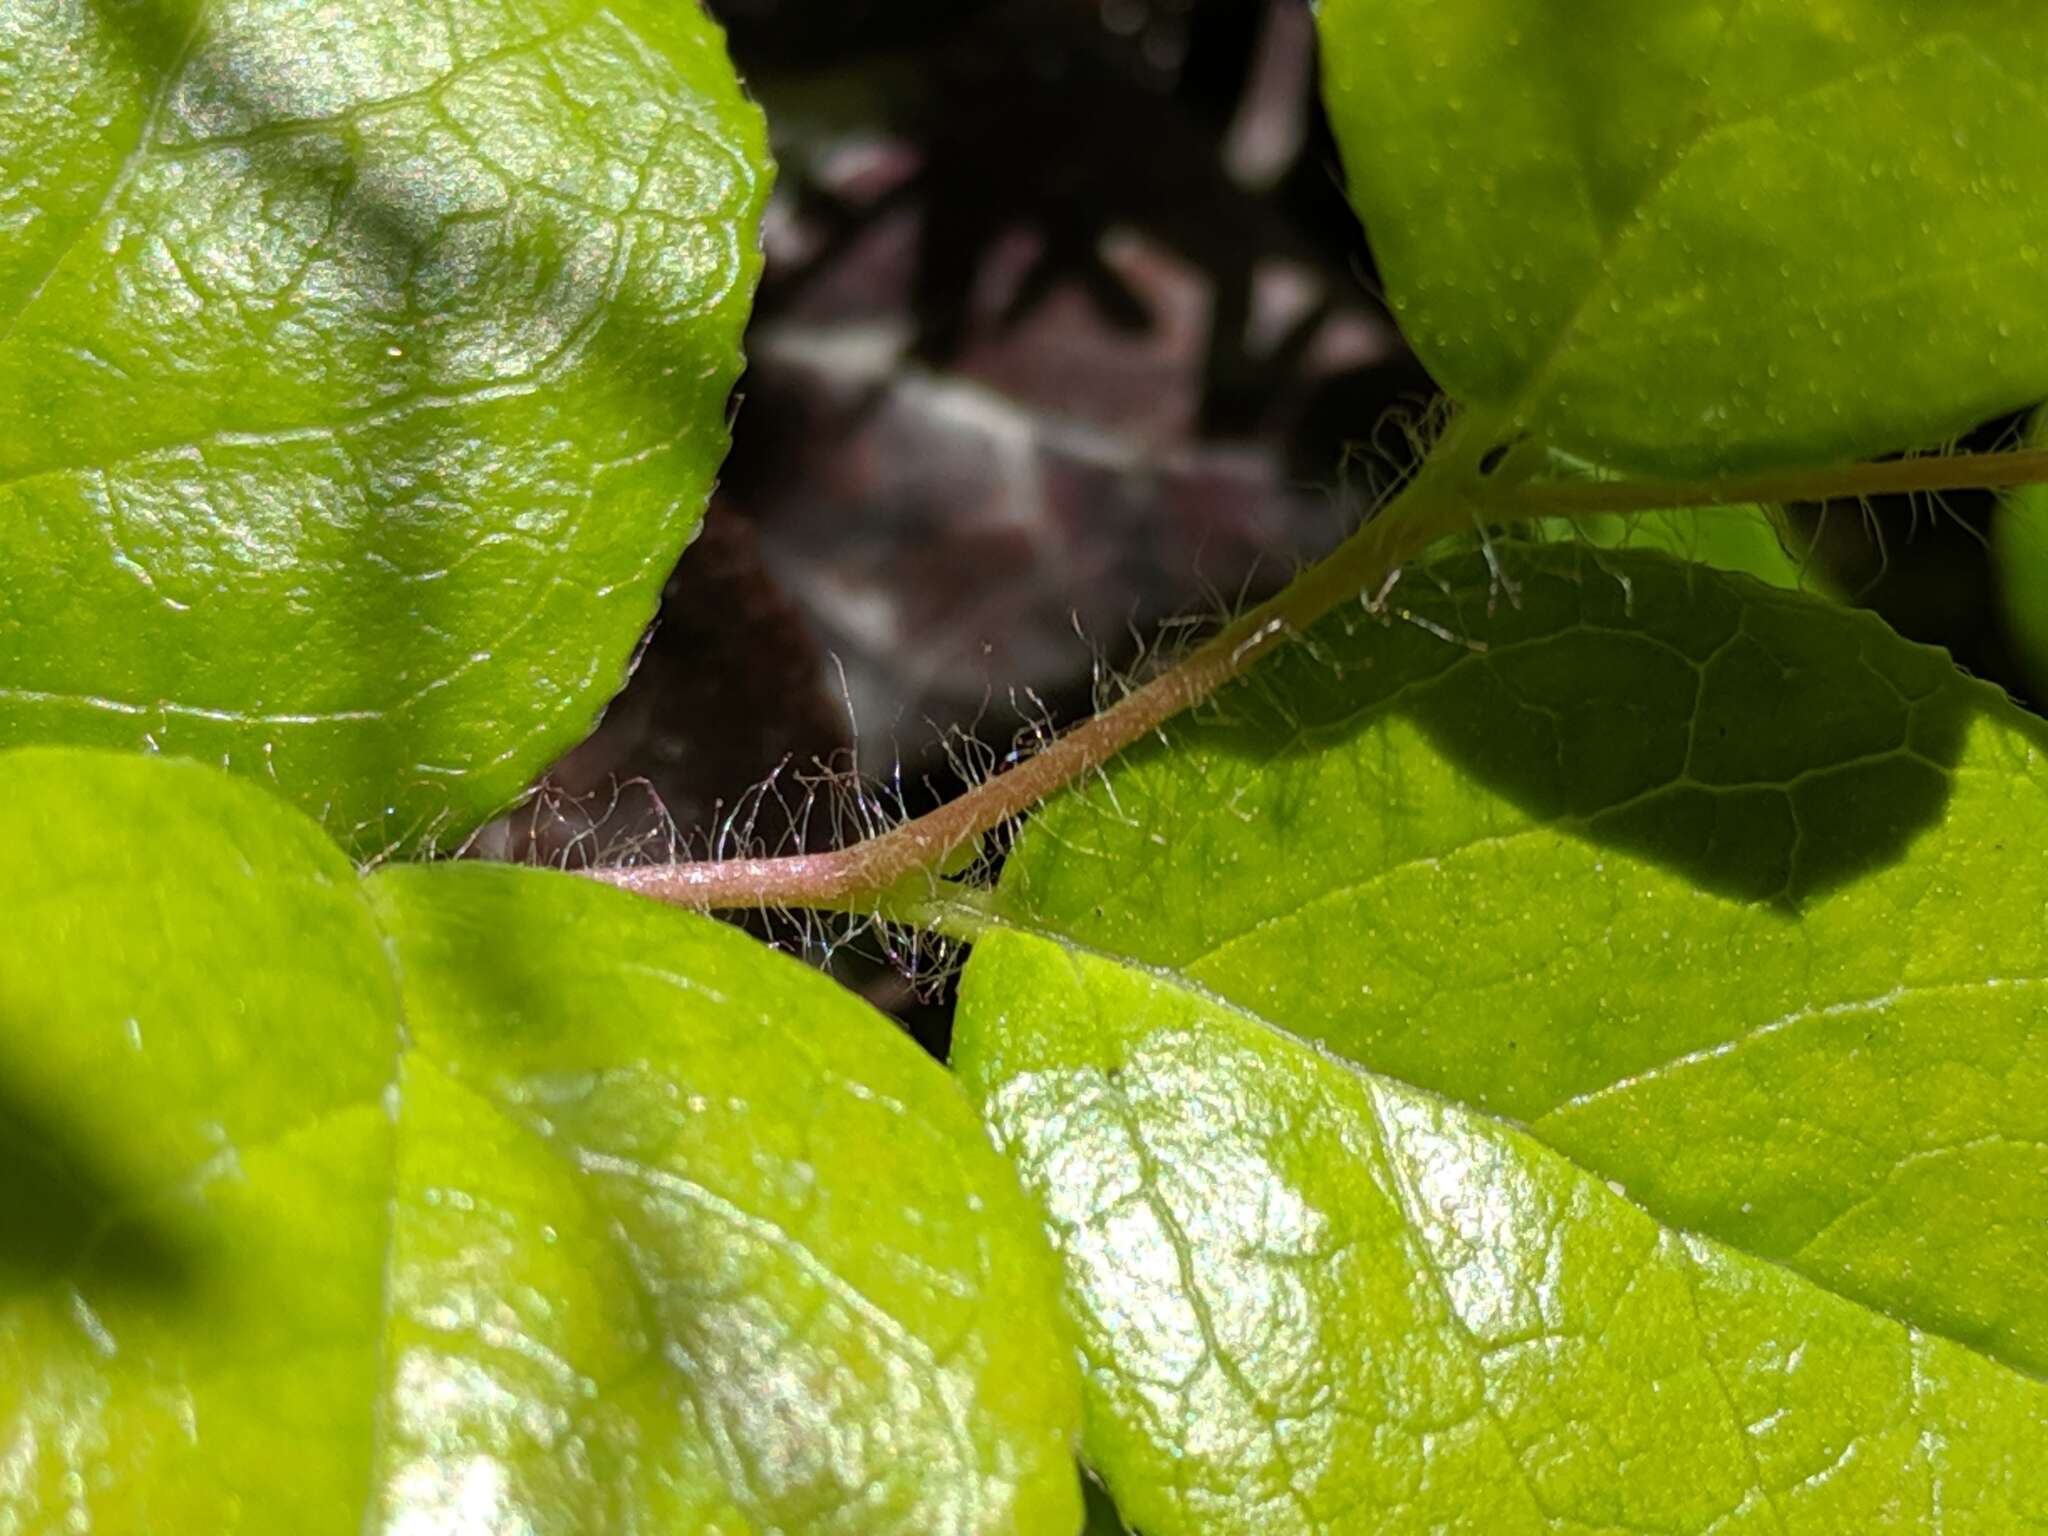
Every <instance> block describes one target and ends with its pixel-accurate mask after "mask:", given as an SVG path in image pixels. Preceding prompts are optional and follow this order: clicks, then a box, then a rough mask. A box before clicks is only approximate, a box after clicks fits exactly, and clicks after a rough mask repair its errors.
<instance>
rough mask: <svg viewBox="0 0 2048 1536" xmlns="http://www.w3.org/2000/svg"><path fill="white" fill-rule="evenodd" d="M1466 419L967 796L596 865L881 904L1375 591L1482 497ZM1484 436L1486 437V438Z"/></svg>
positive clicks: (681, 886)
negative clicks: (694, 856)
mask: <svg viewBox="0 0 2048 1536" xmlns="http://www.w3.org/2000/svg"><path fill="white" fill-rule="evenodd" d="M1465 425H1466V424H1465V423H1459V424H1456V425H1454V426H1453V427H1452V428H1451V430H1450V432H1448V433H1447V434H1446V436H1445V439H1444V441H1443V442H1442V443H1440V444H1439V445H1438V451H1437V452H1436V453H1434V454H1432V455H1431V456H1430V459H1429V461H1428V463H1427V464H1425V466H1424V467H1423V469H1422V470H1421V471H1420V472H1419V473H1418V474H1417V475H1416V477H1415V478H1414V479H1413V480H1411V481H1410V482H1409V484H1408V485H1407V487H1406V488H1405V489H1403V490H1402V491H1401V492H1399V493H1398V494H1397V495H1396V496H1394V498H1393V499H1392V500H1391V501H1389V502H1388V503H1387V505H1386V506H1384V507H1383V508H1382V509H1381V510H1380V512H1379V513H1378V515H1376V516H1374V517H1371V518H1369V519H1368V520H1367V521H1366V522H1365V523H1364V525H1363V526H1361V527H1360V528H1359V529H1358V531H1357V532H1356V533H1354V534H1352V535H1351V537H1350V538H1348V539H1346V540H1345V541H1344V542H1343V543H1342V544H1341V545H1339V546H1338V547H1337V549H1336V550H1334V551H1333V552H1332V553H1331V554H1329V555H1328V556H1326V557H1325V558H1324V559H1323V560H1321V561H1319V562H1318V563H1316V564H1315V565H1312V566H1310V567H1309V568H1308V569H1307V570H1305V571H1303V572H1302V573H1301V574H1300V575H1299V576H1297V577H1296V578H1295V579H1294V580H1293V581H1292V582H1290V583H1289V584H1288V585H1287V587H1286V588H1285V589H1284V590H1282V591H1281V592H1279V593H1278V594H1276V595H1275V596H1274V597H1272V598H1270V599H1268V600H1267V601H1266V602H1263V603H1261V604H1259V606H1257V607H1256V608H1253V609H1252V610H1251V611H1249V612H1248V613H1245V614H1243V615H1241V616H1240V617H1239V618H1237V619H1234V620H1233V621H1231V622H1230V623H1229V624H1227V625H1225V626H1224V628H1223V629H1222V630H1220V631H1219V632H1218V633H1217V634H1215V635H1214V636H1212V637H1211V638H1210V639H1209V640H1207V641H1206V642H1204V643H1203V644H1202V645H1201V646H1200V647H1198V648H1197V649H1196V650H1194V651H1193V652H1191V653H1190V654H1189V655H1188V656H1187V657H1186V658H1185V659H1184V660H1182V661H1181V662H1180V663H1179V664H1178V665H1176V666H1174V667H1173V668H1172V669H1171V670H1169V671H1167V672H1164V673H1162V674H1161V675H1160V676H1158V677H1155V678H1153V679H1152V680H1151V681H1150V682H1148V683H1146V684H1145V685H1144V686H1142V687H1140V688H1138V689H1136V690H1135V691H1133V692H1132V693H1130V694H1127V695H1126V696H1125V697H1124V698H1122V699H1120V700H1119V701H1118V702H1117V703H1115V704H1113V705H1111V706H1110V707H1109V708H1108V709H1106V710H1104V711H1103V712H1102V713H1101V714H1098V715H1096V716H1094V717H1093V718H1092V719H1089V720H1087V721H1084V722H1083V723H1081V724H1080V725H1077V726H1075V727H1074V728H1073V729H1071V730H1069V731H1067V732H1066V733H1065V734H1063V735H1061V736H1060V737H1059V738H1058V739H1056V740H1055V741H1053V742H1052V743H1051V744H1050V745H1048V746H1047V747H1045V748H1044V749H1043V750H1042V751H1039V752H1037V753H1034V754H1033V755H1032V756H1030V757H1027V758H1024V759H1023V760H1022V761H1020V762H1018V763H1016V764H1014V765H1013V766H1011V767H1009V768H1007V769H1005V770H1004V771H1003V772H1001V773H999V774H997V775H995V776H994V777H993V778H990V779H989V780H987V781H986V782H985V783H983V784H981V785H979V786H977V787H976V788H974V789H972V790H970V791H969V792H968V793H966V794H964V795H962V796H960V797H959V798H958V799H956V800H951V801H948V802H947V803H946V804H945V805H942V806H940V807H939V808H938V809H937V810H935V811H930V812H927V813H926V814H925V815H923V816H919V817H917V818H916V819H915V820H913V821H908V822H905V823H904V824H903V825H902V826H899V827H894V828H891V829H890V830H889V831H887V832H884V833H881V834H880V835H878V836H875V837H871V838H868V839H867V840H866V841H864V842H860V843H855V844H853V845H852V846H851V847H847V848H840V849H835V850H833V851H830V852H825V853H800V854H792V855H788V856H786V857H783V858H775V859H716V860H705V861H702V862H686V863H677V864H658V865H643V866H639V867H633V868H610V869H595V870H591V871H590V872H589V873H590V874H591V876H592V877H593V878H596V879H599V880H603V881H606V882H607V883H609V884H612V885H616V886H619V887H621V888H622V889H625V890H629V891H636V892H639V893H640V894H641V895H645V896H653V897H656V898H658V899H659V900H662V901H666V902H670V903H673V904H674V905H677V906H684V907H695V908H699V909H706V910H710V909H719V908H727V909H729V908H735V907H763V906H765V907H808V908H812V909H816V910H823V911H846V910H870V911H871V910H873V909H874V907H875V906H876V904H877V902H878V900H879V898H881V897H882V896H883V895H884V894H885V893H887V892H889V891H891V890H892V889H893V888H895V887H897V886H899V885H901V884H902V883H903V882H905V881H906V880H919V879H920V877H926V876H929V875H931V874H932V873H933V872H935V871H937V870H939V869H941V868H944V867H945V866H947V865H948V864H949V863H950V862H951V861H952V860H954V859H955V857H956V856H957V855H959V854H960V853H961V852H962V851H963V850H966V849H970V848H975V847H978V846H979V844H980V841H981V839H982V838H983V837H984V836H985V835H986V834H988V833H989V832H991V831H993V830H994V829H995V828H997V827H999V826H1001V825H1002V824H1003V823H1004V822H1006V821H1009V820H1010V819H1012V818H1013V817H1017V816H1021V815H1023V814H1024V813H1026V812H1027V811H1029V810H1031V809H1032V808H1033V807H1034V806H1037V805H1039V804H1041V803H1042V802H1044V801H1045V800H1046V799H1048V798H1050V797H1051V796H1052V795H1054V794H1055V793H1057V792H1058V791H1059V790H1061V789H1064V788H1065V787H1066V786H1067V785H1069V784H1072V783H1075V782H1076V781H1078V780H1080V779H1081V778H1083V777H1085V776H1086V775H1088V774H1090V773H1092V772H1094V771H1095V770H1096V769H1098V768H1100V767H1101V766H1102V765H1103V764H1105V763H1107V762H1108V761H1109V760H1110V759H1111V758H1113V757H1115V756H1116V755H1117V754H1118V753H1119V752H1121V751H1123V750H1124V749H1125V748H1126V747H1128V746H1130V745H1132V744H1133V743H1134V742H1137V741H1141V740H1143V739H1144V738H1145V737H1146V736H1149V735H1150V734H1152V733H1153V732H1154V731H1156V730H1158V729H1159V728H1160V727H1162V726H1164V725H1165V724H1166V723H1167V722H1168V721H1170V720H1172V719H1173V718H1174V717H1175V716H1176V715H1178V714H1180V713H1181V712H1182V711H1184V710H1187V709H1189V708H1191V707H1193V706H1194V705H1196V704H1199V703H1201V702H1202V701H1203V700H1204V699H1206V698H1208V697H1209V696H1210V695H1211V694H1213V693H1215V692H1216V690H1217V689H1219V688H1221V687H1222V686H1223V685H1224V684H1226V683H1228V682H1230V681H1231V680H1232V679H1234V678H1237V677H1241V676H1243V675H1244V673H1246V672H1247V671H1249V670H1250V669H1251V668H1252V667H1253V666H1254V665H1256V664H1257V663H1258V661H1259V660H1260V659H1261V658H1262V657H1264V656H1266V655H1267V654H1268V653H1269V652H1271V651H1272V650H1274V649H1275V648H1276V647H1278V646H1280V645H1283V644H1285V643H1286V642H1287V641H1288V640H1290V639H1292V638H1293V637H1295V636H1296V635H1298V634H1300V633H1301V632H1302V631H1304V630H1305V629H1307V628H1308V627H1309V626H1310V625H1311V624H1313V623H1314V622H1315V621H1316V620H1317V619H1319V618H1321V617H1322V616H1323V615H1324V614H1326V613H1328V612H1330V611H1331V610H1332V609H1333V608H1335V607H1336V606H1337V605H1338V604H1340V603H1343V602H1347V601H1349V600H1351V599H1354V598H1356V597H1358V596H1359V595H1360V594H1361V593H1372V592H1376V591H1377V590H1378V589H1379V588H1380V586H1381V585H1382V584H1383V583H1384V582H1385V581H1386V580H1387V578H1388V577H1389V575H1391V574H1392V573H1393V572H1394V571H1396V570H1398V569H1399V568H1400V567H1401V566H1402V565H1403V564H1405V563H1406V562H1407V561H1409V560H1411V559H1413V558H1414V557H1415V556H1416V555H1418V554H1420V553H1421V552H1422V550H1423V549H1424V548H1426V547H1427V546H1428V545H1430V544H1432V543H1434V542H1435V541H1436V540H1438V539H1439V538H1442V537H1443V536H1445V535H1446V534H1448V533H1452V532H1455V531H1457V530H1458V529H1459V528H1461V527H1465V526H1469V523H1470V519H1471V517H1472V515H1473V512H1474V510H1475V508H1474V505H1473V503H1472V502H1471V500H1470V498H1469V492H1468V491H1461V490H1460V489H1459V487H1460V486H1461V485H1464V486H1467V487H1469V486H1470V485H1472V484H1476V483H1477V481H1478V476H1477V472H1476V469H1475V468H1474V465H1475V464H1476V461H1477V454H1476V452H1473V451H1468V445H1470V444H1472V443H1474V442H1477V437H1476V435H1474V434H1472V433H1469V432H1463V431H1461V430H1460V429H1461V428H1462V427H1464V426H1465ZM1484 446H1485V444H1484V443H1483V442H1480V443H1478V447H1479V448H1480V449H1483V448H1484Z"/></svg>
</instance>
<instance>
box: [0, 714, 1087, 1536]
mask: <svg viewBox="0 0 2048 1536" xmlns="http://www.w3.org/2000/svg"><path fill="white" fill-rule="evenodd" d="M0 840H4V842H5V844H6V846H7V847H8V849H9V852H10V858H9V862H8V865H7V872H6V874H5V876H4V877H0V910H4V911H5V912H6V913H7V914H8V922H7V924H6V925H5V927H4V928H0V1145H4V1146H5V1147H6V1149H7V1152H6V1160H7V1177H6V1178H5V1179H4V1180H0V1444H5V1446H6V1447H7V1452H6V1456H5V1458H4V1460H0V1529H6V1530H10V1531H16V1530H18V1531H23V1532H28V1531H56V1530H92V1531H101V1530H104V1531H121V1532H131V1531H132V1532H166V1533H170V1532H195V1533H196V1532H205V1533H207V1536H215V1533H222V1536H226V1533H231V1532H249V1533H252V1536H253V1533H261V1536H272V1533H279V1532H290V1533H292V1536H321V1533H328V1532H332V1533H342V1532H346V1533H349V1536H355V1533H358V1532H364V1531H371V1532H385V1533H390V1536H401V1533H406V1536H410V1533H425V1532H435V1533H441V1532H455V1531H463V1532H470V1531H475V1532H484V1531H489V1532H512V1531H520V1532H531V1533H536V1536H540V1533H546V1536H555V1533H568V1532H593V1533H594V1532H605V1533H608V1536H624V1533H633V1532H646V1533H662V1536H671V1533H677V1532H690V1533H693V1536H694V1533H698V1532H733V1533H738V1532H764V1533H765V1532H770V1531H792V1530H804V1531H819V1532H839V1533H849V1536H851V1533H870V1532H900V1533H904V1536H924V1533H929V1532H947V1533H966V1532H977V1533H978V1532H996V1531H1014V1532H1018V1533H1022V1536H1038V1533H1041V1532H1056V1531H1061V1530H1074V1529H1077V1528H1078V1527H1079V1525H1080V1521H1081V1505H1080V1495H1079V1491H1078V1489H1077V1487H1076V1479H1075V1475H1074V1469H1073V1424H1074V1418H1075V1416H1076V1414H1077V1411H1078V1410H1077V1409H1076V1407H1075V1405H1074V1396H1075V1388H1074V1382H1073V1379H1072V1365H1071V1354H1070V1351H1069V1348H1068V1345H1067V1340H1066V1336H1065V1335H1064V1333H1063V1332H1062V1330H1061V1328H1060V1327H1059V1325H1058V1323H1057V1321H1056V1314H1055V1308H1054V1305H1053V1288H1054V1281H1053V1275H1052V1272H1051V1269H1050V1265H1049V1263H1048V1261H1047V1259H1046V1257H1045V1255H1044V1251H1043V1246H1042V1244H1041V1243H1040V1241H1039V1239H1038V1236H1037V1233H1036V1230H1035V1226H1034V1223H1033V1221H1032V1219H1031V1216H1030V1213H1029V1211H1028V1209H1027V1208H1026V1207H1025V1205H1024V1202H1023V1200H1022V1197H1021V1196H1020V1195H1019V1194H1018V1192H1017V1190H1016V1186H1015V1183H1014V1180H1013V1179H1012V1178H1011V1177H1010V1175H1009V1173H1008V1171H1007V1170H1006V1169H1004V1168H1003V1166H1002V1165H1001V1163H1000V1162H999V1160H998V1159H997V1158H996V1157H995V1155H994V1154H993V1152H992V1151H991V1150H990V1149H989V1147H988V1144H987V1142H986V1139H985V1137H984V1135H983V1133H982V1131H981V1127H980V1126H979V1125H978V1123H977V1122H976V1120H975V1118H974V1116H973V1113H972V1111H971V1110H970V1108H969V1106H968V1104H967V1103H966V1101H965V1099H964V1098H963V1097H962V1095H961V1094H960V1092H959V1091H958V1089H957V1088H956V1087H955V1086H954V1085H953V1084H952V1083H951V1082H950V1081H949V1080H948V1079H947V1078H946V1076H945V1074H944V1073H943V1072H942V1071H940V1070H939V1069H938V1068H937V1067H936V1066H935V1065H933V1064H932V1063H931V1062H930V1061H929V1060H928V1059H927V1058H926V1057H924V1056H923V1054H922V1053H921V1052H919V1051H918V1050H917V1049H916V1048H915V1046H913V1045H912V1044H911V1043H910V1042H909V1041H908V1040H906V1039H905V1038H904V1037H902V1036H901V1035H900V1034H899V1033H898V1032H897V1031H896V1030H895V1029H894V1027H893V1026H892V1025H890V1024H889V1022H888V1021H887V1020H885V1019H883V1018H881V1017H880V1016H878V1015H877V1014H875V1013H873V1012H872V1011H871V1010H869V1009H868V1008H867V1007H866V1006H865V1005H864V1004H862V1003H860V1002H858V1001H857V1000H856V999H854V998H853V997H852V996H851V995H849V994H847V993H845V992H843V991H841V990H840V989H838V988H836V987H834V986H833V985H832V984H831V983H830V982H828V981H827V980H825V979H824V978H823V977H821V976H819V975H817V974H816V973H814V972H812V971H810V970H808V969H807V968H805V967H802V966H800V965H797V964H796V963H794V962H793V961H790V960H788V959H786V958H783V957H780V956H777V955H774V954H772V953H770V952H769V951H767V950H766V949H764V948H763V947H762V946H760V945H759V944H757V943H755V942H754V941H753V940H751V939H748V938H747V937H745V936H744V935H742V934H740V933H739V932H737V931H736V930H734V929H731V928H727V927H722V926H720V925H717V924H715V923H712V922H709V921H706V920H702V919H695V918H690V917H686V916H682V915H679V914H675V913H671V912H668V911H666V910H663V909H661V908H658V907H656V906H654V905H652V904H650V903H645V902H641V901H638V900H635V899H633V898H629V897H626V896H623V895H621V894H619V893H617V892H613V891H609V890H607V889H605V888H602V887H599V886H597V885H594V884H591V883H588V882H584V881H580V880H576V879H572V878H570V877H567V876H559V875H549V874H544V873H539V872H534V871H522V870H511V869H505V868H492V867H484V866H477V865H454V866H444V867H438V868H421V867H410V868H402V867H401V868H392V869H389V870H387V871H385V872H383V873H381V874H378V875H376V876H374V877H372V878H371V879H370V880H368V881H367V882H364V881H361V880H359V879H358V878H357V876H356V874H355V872H354V871H353V869H352V868H351V867H350V866H349V864H348V863H347V862H346V860H345V859H344V858H343V857H342V856H341V855H340V853H339V852H338V851H337V850H336V849H335V848H334V847H333V846H332V845H331V844H327V843H325V842H324V840H323V839H322V837H321V835H320V834H319V832H318V831H317V829H316V828H314V827H313V826H312V824H311V823H309V822H307V821H305V820H303V819H302V818H301V817H299V816H298V815H297V814H296V813H294V812H292V811H290V810H289V809H288V808H286V807H284V806H283V805H282V804H279V803H276V802H274V801H272V800H271V799H270V798H269V797H267V796H265V795H264V794H263V793H262V792H260V791H257V790H254V789H251V788H248V787H245V786H240V785H237V784H235V783H233V782H232V781H231V780H229V779H226V778H223V777H221V776H220V775H218V774H215V773H214V772H212V771H211V770H208V769H203V768H200V767H198V766H196V765H190V764H171V763H163V762H152V761H149V760H146V759H141V758H123V757H116V756H111V755H104V754H94V753H83V752H76V751H29V752H15V753H10V754H5V755H0Z"/></svg>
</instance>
